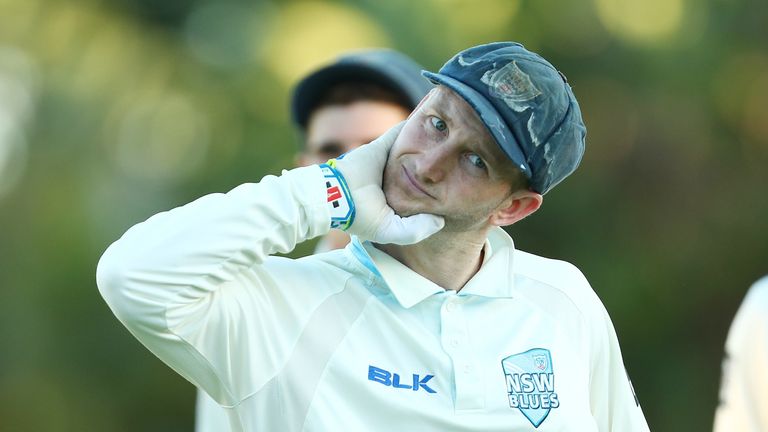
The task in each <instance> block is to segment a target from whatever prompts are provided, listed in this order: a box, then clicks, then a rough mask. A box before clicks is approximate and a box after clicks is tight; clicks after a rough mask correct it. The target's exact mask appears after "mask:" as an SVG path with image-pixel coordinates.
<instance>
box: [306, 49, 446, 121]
mask: <svg viewBox="0 0 768 432" xmlns="http://www.w3.org/2000/svg"><path fill="white" fill-rule="evenodd" d="M422 69H423V68H422V67H421V66H420V65H419V64H418V63H416V62H415V61H413V60H411V58H410V57H408V56H406V55H404V54H400V53H399V52H397V51H392V50H389V49H372V50H364V51H356V52H353V53H349V54H346V55H344V56H341V57H339V58H338V59H337V60H336V61H335V62H333V63H331V64H329V65H327V66H324V67H322V68H320V69H318V70H316V71H315V72H313V73H311V74H310V75H308V76H307V77H306V78H304V79H303V80H301V81H300V82H299V83H298V84H297V85H296V87H295V89H294V91H293V98H292V99H291V117H292V119H293V122H294V123H295V124H297V125H298V126H300V127H301V128H302V129H306V127H307V122H308V121H309V115H310V114H311V111H312V110H313V109H314V108H315V107H316V106H317V103H318V101H319V99H320V98H321V97H323V95H324V94H325V92H326V91H327V90H328V88H330V87H332V86H334V85H337V84H341V83H346V82H369V83H374V84H377V85H380V86H382V87H384V88H387V89H389V90H391V91H392V92H394V93H395V94H397V95H399V96H400V97H401V99H402V100H403V101H407V102H408V103H409V106H408V108H410V109H411V110H413V109H414V108H416V105H418V103H419V101H421V99H422V98H423V97H424V96H425V95H426V94H427V92H429V90H430V89H432V85H431V84H430V83H429V82H427V81H426V80H424V78H422V77H421V70H422Z"/></svg>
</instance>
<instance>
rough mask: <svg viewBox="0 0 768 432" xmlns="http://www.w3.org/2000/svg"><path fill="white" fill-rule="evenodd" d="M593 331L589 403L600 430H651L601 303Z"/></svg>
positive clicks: (635, 431) (633, 431) (625, 431)
mask: <svg viewBox="0 0 768 432" xmlns="http://www.w3.org/2000/svg"><path fill="white" fill-rule="evenodd" d="M595 313H596V314H599V316H598V317H597V319H596V320H595V324H594V327H593V330H592V364H591V376H590V404H591V407H592V415H593V416H594V418H595V421H596V422H597V426H598V430H599V431H601V432H639V431H649V428H648V424H647V423H646V421H645V416H644V415H643V411H642V410H641V409H640V403H639V402H638V399H637V396H636V395H635V390H634V389H633V388H632V383H631V382H630V380H629V376H628V374H627V372H626V369H625V368H624V360H623V359H622V356H621V349H620V348H619V340H618V338H617V337H616V330H615V329H614V327H613V323H612V322H611V319H610V317H609V316H608V312H607V311H606V310H605V308H604V307H603V305H602V303H600V305H599V310H597V311H595Z"/></svg>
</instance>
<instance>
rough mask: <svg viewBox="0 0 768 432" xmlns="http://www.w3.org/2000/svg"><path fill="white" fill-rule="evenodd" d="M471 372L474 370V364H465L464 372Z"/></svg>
mask: <svg viewBox="0 0 768 432" xmlns="http://www.w3.org/2000/svg"><path fill="white" fill-rule="evenodd" d="M471 372H472V365H471V364H467V365H464V373H465V374H468V373H471Z"/></svg>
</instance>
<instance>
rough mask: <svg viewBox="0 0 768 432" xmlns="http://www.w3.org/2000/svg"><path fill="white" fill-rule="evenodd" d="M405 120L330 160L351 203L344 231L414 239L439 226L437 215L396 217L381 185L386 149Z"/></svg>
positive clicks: (366, 237)
mask: <svg viewBox="0 0 768 432" xmlns="http://www.w3.org/2000/svg"><path fill="white" fill-rule="evenodd" d="M404 124H405V122H402V123H400V124H398V125H396V126H394V127H392V128H391V129H389V130H388V131H387V132H386V133H384V135H382V136H380V137H379V138H377V139H376V140H374V141H373V142H371V143H369V144H365V145H363V146H361V147H358V148H357V149H355V150H353V151H351V152H349V153H347V154H345V155H343V156H342V157H340V158H339V159H336V160H335V162H334V166H335V168H336V169H337V170H338V171H339V172H340V173H341V175H342V177H343V178H344V180H345V181H346V183H347V187H348V188H349V192H350V193H351V195H352V201H353V202H354V207H355V213H356V214H355V217H354V220H353V221H352V224H351V225H350V226H349V227H348V228H347V232H349V233H350V234H354V235H357V236H358V237H360V238H361V239H362V240H371V241H373V242H376V243H395V244H412V243H418V242H420V241H422V240H424V239H425V238H427V237H429V236H431V235H432V234H434V233H436V232H438V231H440V230H441V229H442V228H443V225H444V221H443V218H442V217H440V216H435V215H432V214H426V213H422V214H417V215H413V216H409V217H400V216H398V215H396V214H395V211H394V210H392V208H391V207H390V206H389V205H388V204H387V200H386V197H385V196H384V191H383V190H382V187H381V182H382V177H383V174H384V166H385V165H386V164H387V157H388V155H389V150H390V149H391V148H392V144H394V142H395V140H396V139H397V136H398V134H399V133H400V130H401V129H402V128H403V125H404Z"/></svg>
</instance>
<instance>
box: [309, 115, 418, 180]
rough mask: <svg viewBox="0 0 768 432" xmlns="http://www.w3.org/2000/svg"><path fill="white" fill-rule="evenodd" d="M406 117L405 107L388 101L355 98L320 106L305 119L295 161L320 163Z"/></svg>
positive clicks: (364, 141)
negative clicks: (303, 136) (303, 140)
mask: <svg viewBox="0 0 768 432" xmlns="http://www.w3.org/2000/svg"><path fill="white" fill-rule="evenodd" d="M406 117H408V111H407V110H406V109H405V108H403V107H401V106H400V105H396V104H393V103H389V102H378V101H359V102H353V103H351V104H348V105H329V106H325V107H322V108H320V109H318V110H316V111H315V112H314V113H312V115H311V116H310V118H309V123H308V124H307V136H306V146H305V149H304V151H303V152H302V153H301V154H300V155H299V159H298V161H297V163H298V164H299V165H303V166H304V165H312V164H320V163H324V162H326V161H327V160H328V159H331V158H334V157H336V156H338V155H340V154H342V153H346V152H348V151H350V150H352V149H354V148H356V147H358V146H360V145H362V144H366V143H369V142H371V141H373V140H374V139H376V138H378V137H379V136H380V135H382V134H383V133H384V132H386V131H387V130H388V129H389V128H390V127H392V126H394V125H396V124H397V123H400V122H401V121H403V120H405V119H406Z"/></svg>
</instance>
